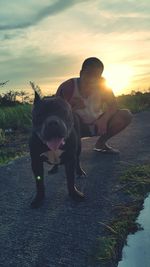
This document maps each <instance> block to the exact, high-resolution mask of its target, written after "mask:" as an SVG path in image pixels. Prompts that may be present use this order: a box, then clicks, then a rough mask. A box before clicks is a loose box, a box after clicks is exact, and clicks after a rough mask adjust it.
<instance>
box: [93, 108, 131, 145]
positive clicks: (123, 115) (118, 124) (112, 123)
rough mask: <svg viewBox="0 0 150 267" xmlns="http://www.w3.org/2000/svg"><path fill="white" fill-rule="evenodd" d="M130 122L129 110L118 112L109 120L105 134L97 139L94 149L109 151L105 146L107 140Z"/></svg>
mask: <svg viewBox="0 0 150 267" xmlns="http://www.w3.org/2000/svg"><path fill="white" fill-rule="evenodd" d="M131 120H132V114H131V112H130V111H129V110H127V109H121V110H118V111H117V112H116V113H115V114H114V115H113V116H112V118H111V119H110V120H109V123H108V129H107V133H106V134H104V135H102V136H100V137H99V138H98V140H97V142H96V144H95V148H96V149H104V150H105V149H106V150H109V147H108V145H107V144H106V142H107V141H108V139H110V138H111V137H112V136H114V135H116V134H118V133H119V132H121V131H122V130H123V129H125V128H126V127H127V126H128V125H129V124H130V122H131Z"/></svg>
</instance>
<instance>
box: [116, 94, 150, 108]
mask: <svg viewBox="0 0 150 267" xmlns="http://www.w3.org/2000/svg"><path fill="white" fill-rule="evenodd" d="M117 102H118V106H119V108H128V109H129V110H130V111H131V112H133V113H136V112H140V111H143V110H149V109H150V92H146V93H142V92H134V91H133V92H132V94H131V95H121V96H118V97H117Z"/></svg>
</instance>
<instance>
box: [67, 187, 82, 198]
mask: <svg viewBox="0 0 150 267" xmlns="http://www.w3.org/2000/svg"><path fill="white" fill-rule="evenodd" d="M69 196H70V197H71V198H72V199H73V200H75V201H83V200H84V199H85V196H84V194H83V193H82V192H80V191H79V190H78V189H77V188H76V187H74V190H72V191H70V192H69Z"/></svg>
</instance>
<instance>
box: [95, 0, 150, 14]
mask: <svg viewBox="0 0 150 267" xmlns="http://www.w3.org/2000/svg"><path fill="white" fill-rule="evenodd" d="M97 4H98V8H99V9H100V10H103V11H106V10H109V11H111V12H112V13H115V14H116V13H117V14H126V13H130V14H131V13H132V14H133V13H139V14H142V13H143V14H148V15H149V11H150V2H149V1H147V0H143V1H137V0H126V1H120V0H112V1H110V0H105V1H97Z"/></svg>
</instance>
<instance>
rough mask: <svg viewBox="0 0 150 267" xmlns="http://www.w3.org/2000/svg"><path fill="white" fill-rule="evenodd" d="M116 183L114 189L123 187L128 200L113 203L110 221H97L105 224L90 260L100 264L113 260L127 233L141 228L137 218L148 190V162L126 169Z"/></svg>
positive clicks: (149, 171)
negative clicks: (122, 202) (117, 185)
mask: <svg viewBox="0 0 150 267" xmlns="http://www.w3.org/2000/svg"><path fill="white" fill-rule="evenodd" d="M119 185H120V188H119V189H117V191H118V190H123V193H125V194H128V195H129V197H130V203H128V204H126V205H124V204H118V205H117V206H115V208H114V214H115V217H114V219H113V220H112V221H111V222H109V224H106V223H101V222H100V225H102V226H103V227H104V234H103V236H101V237H99V238H98V240H97V245H96V249H95V250H94V253H93V255H94V256H93V259H94V260H95V261H98V262H101V264H102V266H105V264H108V262H110V261H116V260H117V259H118V257H119V253H120V252H121V249H122V247H123V245H124V242H125V240H126V238H127V235H128V234H129V233H135V232H136V231H137V230H140V229H141V227H140V225H138V224H137V223H136V218H137V216H138V214H139V212H140V210H141V209H142V205H143V202H144V198H145V197H146V195H147V193H148V192H149V191H150V165H142V166H135V167H132V168H129V169H128V170H127V171H126V172H125V173H124V174H123V175H122V176H121V177H120V178H119Z"/></svg>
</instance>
